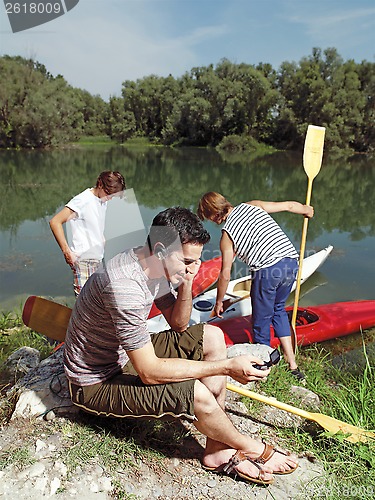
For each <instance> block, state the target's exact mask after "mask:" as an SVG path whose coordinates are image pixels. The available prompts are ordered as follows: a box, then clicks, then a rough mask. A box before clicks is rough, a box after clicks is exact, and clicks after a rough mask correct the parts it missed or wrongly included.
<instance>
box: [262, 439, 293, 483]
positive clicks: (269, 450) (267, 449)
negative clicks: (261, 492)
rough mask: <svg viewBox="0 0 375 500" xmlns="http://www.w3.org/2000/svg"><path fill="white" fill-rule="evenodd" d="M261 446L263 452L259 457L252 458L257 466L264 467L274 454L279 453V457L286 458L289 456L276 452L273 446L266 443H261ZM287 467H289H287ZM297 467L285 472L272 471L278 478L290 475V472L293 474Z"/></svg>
mask: <svg viewBox="0 0 375 500" xmlns="http://www.w3.org/2000/svg"><path fill="white" fill-rule="evenodd" d="M263 444H264V450H263V452H262V454H261V455H259V457H257V458H254V462H256V463H258V464H261V465H264V464H265V463H266V462H268V460H270V458H271V457H273V455H274V454H275V453H281V455H284V456H286V457H288V456H289V455H290V453H289V452H285V451H282V450H278V449H277V448H274V447H273V446H271V445H270V444H268V443H266V442H265V441H263ZM288 467H290V466H288ZM297 467H298V464H297V465H296V466H295V467H290V469H288V470H286V471H274V472H273V474H278V475H280V476H281V475H285V474H291V473H292V472H294V471H295V470H296V469H297Z"/></svg>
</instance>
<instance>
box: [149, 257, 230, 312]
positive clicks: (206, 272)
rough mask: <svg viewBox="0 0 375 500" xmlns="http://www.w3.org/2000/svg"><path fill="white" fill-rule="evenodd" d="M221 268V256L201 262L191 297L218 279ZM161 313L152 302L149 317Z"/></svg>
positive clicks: (206, 288)
mask: <svg viewBox="0 0 375 500" xmlns="http://www.w3.org/2000/svg"><path fill="white" fill-rule="evenodd" d="M220 269H221V257H214V258H213V259H210V260H206V261H205V262H202V264H201V267H200V268H199V271H198V273H197V275H196V276H195V278H194V281H193V297H196V296H197V295H199V294H201V293H203V292H205V291H206V290H208V289H209V288H210V287H211V286H212V285H213V284H214V283H216V281H217V280H218V277H219V273H220ZM158 314H161V312H160V310H159V309H158V308H157V307H156V305H155V304H152V308H151V311H150V314H149V315H148V317H149V318H153V317H154V316H157V315H158Z"/></svg>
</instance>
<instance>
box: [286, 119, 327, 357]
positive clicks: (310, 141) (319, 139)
mask: <svg viewBox="0 0 375 500" xmlns="http://www.w3.org/2000/svg"><path fill="white" fill-rule="evenodd" d="M324 135H325V128H324V127H317V126H315V125H309V126H308V128H307V133H306V139H305V147H304V151H303V168H304V170H305V172H306V174H307V177H308V185H307V194H306V205H310V201H311V193H312V183H313V179H315V177H316V176H317V175H318V173H319V171H320V168H321V166H322V157H323V146H324ZM308 222H309V219H308V217H305V218H304V221H303V228H302V238H301V249H300V258H299V267H298V274H297V280H296V291H295V295H294V307H293V314H292V320H291V330H292V332H291V333H292V345H293V350H294V352H295V351H296V348H297V332H296V319H297V310H298V301H299V294H300V287H301V276H302V266H303V257H304V255H305V246H306V237H307V226H308Z"/></svg>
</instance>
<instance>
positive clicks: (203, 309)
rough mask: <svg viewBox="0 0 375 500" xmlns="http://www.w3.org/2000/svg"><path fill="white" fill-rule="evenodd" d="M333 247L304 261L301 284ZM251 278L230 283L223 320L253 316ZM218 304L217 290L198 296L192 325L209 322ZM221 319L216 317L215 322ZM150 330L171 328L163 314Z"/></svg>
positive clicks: (156, 318) (195, 300)
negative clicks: (250, 298)
mask: <svg viewBox="0 0 375 500" xmlns="http://www.w3.org/2000/svg"><path fill="white" fill-rule="evenodd" d="M332 249H333V246H332V245H329V246H328V247H326V248H324V249H323V250H320V251H319V252H316V253H315V254H313V255H310V256H309V257H306V258H304V259H303V263H302V274H301V284H302V283H304V282H305V281H306V280H307V279H308V278H309V277H310V276H311V275H312V274H313V273H314V272H315V271H316V270H317V269H318V268H319V267H320V266H321V265H322V264H323V263H324V262H325V261H326V259H327V257H328V255H329V254H330V253H331V252H332ZM250 286H251V276H250V275H248V276H245V277H243V278H239V279H236V280H232V281H230V282H229V285H228V288H227V293H226V295H225V297H224V301H223V304H224V309H225V311H224V313H223V319H230V318H235V317H237V316H247V315H249V314H251V301H250V300H249V299H248V297H249V295H250ZM295 288H296V282H294V284H293V287H292V290H291V291H292V292H293V291H294V290H295ZM215 302H216V288H214V289H212V290H208V291H207V292H204V293H202V294H201V295H198V296H197V297H195V298H194V299H193V309H192V312H191V318H190V323H189V324H190V325H195V324H197V323H206V322H209V321H210V320H211V319H212V317H211V313H212V310H213V308H214V305H215ZM217 321H219V318H217V317H215V322H217ZM147 324H148V329H149V331H150V332H161V331H163V330H168V329H169V328H170V326H169V324H168V323H167V321H166V319H165V318H164V316H163V315H162V314H159V315H158V316H155V317H153V318H151V319H148V320H147Z"/></svg>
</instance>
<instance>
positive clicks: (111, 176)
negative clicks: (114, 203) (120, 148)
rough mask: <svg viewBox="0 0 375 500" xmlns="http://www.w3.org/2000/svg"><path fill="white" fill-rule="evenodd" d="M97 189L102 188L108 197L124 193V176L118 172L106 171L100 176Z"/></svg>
mask: <svg viewBox="0 0 375 500" xmlns="http://www.w3.org/2000/svg"><path fill="white" fill-rule="evenodd" d="M96 187H102V188H103V190H104V192H105V193H106V194H108V195H111V194H115V193H118V192H120V191H124V190H125V189H126V184H125V179H124V176H123V175H122V174H121V173H120V172H118V171H117V170H115V171H113V170H105V171H104V172H102V173H101V174H99V176H98V178H97V180H96Z"/></svg>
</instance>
